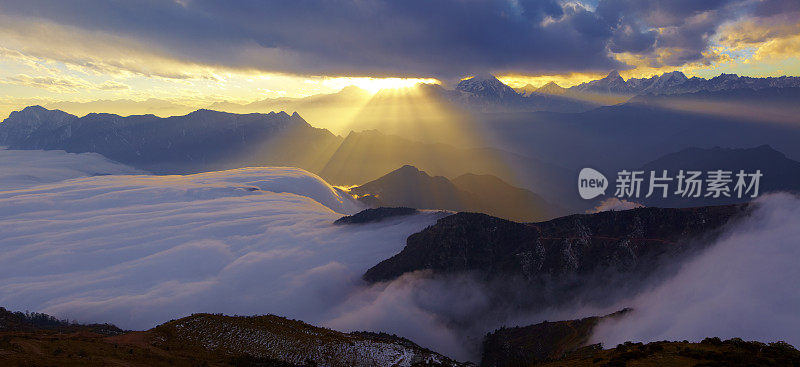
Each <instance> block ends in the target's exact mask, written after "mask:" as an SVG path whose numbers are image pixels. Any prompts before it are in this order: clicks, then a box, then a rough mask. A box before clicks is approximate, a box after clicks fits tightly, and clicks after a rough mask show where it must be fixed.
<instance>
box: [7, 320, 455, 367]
mask: <svg viewBox="0 0 800 367" xmlns="http://www.w3.org/2000/svg"><path fill="white" fill-rule="evenodd" d="M0 356H1V357H0V361H2V362H0V364H2V365H4V366H6V365H8V366H33V365H36V366H38V365H45V366H85V365H92V366H95V365H97V366H105V365H126V366H187V367H189V366H206V365H208V366H238V367H241V366H262V367H265V366H266V367H303V366H304V367H311V366H318V365H322V366H341V367H345V366H346V367H350V366H376V367H377V366H388V365H405V366H412V365H414V366H418V365H419V366H439V367H447V366H467V365H471V364H464V363H459V362H456V361H453V360H452V359H450V358H447V357H445V356H443V355H441V354H438V353H436V352H433V351H431V350H428V349H425V348H423V347H420V346H419V345H417V344H415V343H414V342H412V341H410V340H408V339H405V338H402V337H398V336H395V335H391V334H386V333H381V332H366V331H362V332H353V333H342V332H339V331H335V330H330V329H326V328H321V327H316V326H313V325H309V324H306V323H304V322H302V321H297V320H290V319H287V318H283V317H279V316H273V315H264V316H247V317H244V316H234V317H231V316H223V315H220V314H213V315H212V314H194V315H191V316H188V317H184V318H181V319H178V320H172V321H169V322H167V323H164V324H162V325H159V326H156V327H155V328H153V329H150V330H147V331H123V330H120V329H119V328H116V327H115V326H113V325H109V324H92V325H81V324H74V323H67V322H64V321H58V320H56V319H55V318H54V317H52V316H50V315H46V314H40V313H33V314H31V313H21V312H10V311H8V310H6V309H4V308H2V307H0Z"/></svg>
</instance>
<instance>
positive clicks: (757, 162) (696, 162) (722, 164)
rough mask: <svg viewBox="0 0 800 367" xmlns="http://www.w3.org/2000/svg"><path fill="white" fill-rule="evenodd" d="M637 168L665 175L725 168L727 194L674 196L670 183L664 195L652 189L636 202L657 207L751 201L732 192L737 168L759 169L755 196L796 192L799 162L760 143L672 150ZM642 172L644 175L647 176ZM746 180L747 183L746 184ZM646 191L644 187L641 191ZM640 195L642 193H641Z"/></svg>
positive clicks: (646, 179)
mask: <svg viewBox="0 0 800 367" xmlns="http://www.w3.org/2000/svg"><path fill="white" fill-rule="evenodd" d="M641 170H643V171H645V172H646V173H647V175H649V173H648V172H650V171H655V172H656V175H657V176H660V175H661V173H662V172H663V171H664V170H667V173H668V175H669V176H668V177H674V176H676V175H677V174H678V171H679V170H683V171H701V172H703V176H701V177H703V178H704V177H705V173H706V172H709V171H716V170H725V171H730V172H731V173H732V174H731V179H732V180H733V181H732V182H731V183H730V190H731V191H730V193H731V197H724V196H723V197H719V198H711V197H709V198H706V197H704V196H705V195H706V192H705V191H704V192H702V193H701V197H699V198H688V197H681V196H680V195H675V194H674V192H675V190H676V189H677V186H676V185H677V183H675V182H672V183H671V184H672V186H671V187H670V191H671V192H670V193H669V194H668V195H667V198H663V197H662V196H660V195H662V194H661V190H656V191H654V195H652V196H651V197H649V198H644V197H643V198H642V199H641V200H640V201H641V202H642V203H643V204H645V205H647V206H658V207H690V206H698V205H721V204H731V203H741V202H745V201H749V200H752V198H751V197H750V195H744V194H743V197H742V198H738V197H737V196H738V195H737V194H736V193H735V191H734V187H735V185H736V183H737V178H736V174H737V173H738V172H739V171H740V170H744V171H745V173H747V174H750V173H755V172H756V171H757V170H759V171H761V174H762V175H763V176H762V177H761V178H760V179H759V195H763V194H765V193H768V192H775V191H789V192H798V191H800V162H797V161H793V160H791V159H788V158H786V156H785V155H784V154H783V153H781V152H778V151H776V150H775V149H772V147H770V146H769V145H762V146H759V147H755V148H749V149H727V148H720V147H715V148H711V149H702V148H687V149H684V150H681V151H679V152H676V153H671V154H667V155H665V156H663V157H661V158H658V159H656V160H654V161H652V162H649V163H647V164H645V165H644V166H642V167H641ZM647 175H646V176H647ZM649 181H650V180H649V176H647V177H645V180H644V182H643V183H642V185H643V186H642V187H648V185H649ZM749 182H750V181H749V179H747V183H748V184H749ZM645 191H646V190H645ZM642 196H644V193H643V194H642Z"/></svg>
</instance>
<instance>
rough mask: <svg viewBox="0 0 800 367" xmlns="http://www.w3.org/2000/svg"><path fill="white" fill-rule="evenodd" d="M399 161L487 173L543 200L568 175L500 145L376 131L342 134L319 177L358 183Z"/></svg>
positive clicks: (563, 186) (443, 170)
mask: <svg viewBox="0 0 800 367" xmlns="http://www.w3.org/2000/svg"><path fill="white" fill-rule="evenodd" d="M404 165H413V166H414V167H417V168H418V169H420V170H423V171H425V172H427V173H429V174H431V175H434V176H445V177H451V178H453V177H458V176H461V175H463V174H466V173H474V174H478V175H483V174H487V175H493V176H497V177H498V178H500V179H501V180H503V181H506V182H508V183H510V184H511V185H514V186H517V187H522V188H526V189H529V190H531V191H533V192H536V193H542V195H543V196H544V198H545V199H546V200H548V201H550V200H549V198H550V197H554V198H558V197H560V196H566V195H567V194H566V193H565V192H566V191H567V190H571V183H572V181H573V177H572V174H571V173H570V172H569V171H567V170H565V169H563V168H561V167H559V166H557V165H552V164H549V163H546V162H543V161H540V160H537V159H534V158H529V157H526V156H522V155H518V154H514V153H509V152H506V151H503V150H500V149H495V148H459V147H455V146H452V145H449V144H440V143H422V142H418V141H414V140H409V139H405V138H401V137H398V136H393V135H386V134H383V133H381V132H379V131H376V130H370V131H361V132H351V133H350V134H349V135H347V137H346V138H345V139H344V141H343V142H342V144H341V145H340V146H339V149H337V150H336V152H335V153H334V154H333V155H332V156H331V159H330V161H329V162H328V164H326V165H325V167H324V168H323V169H322V171H321V173H320V176H322V177H323V178H324V179H325V180H326V181H328V182H329V183H331V184H334V185H362V184H364V183H366V182H368V181H370V180H374V179H375V178H376V177H381V176H383V175H386V174H387V173H389V172H391V171H393V170H395V169H397V167H402V166H404ZM567 184H569V185H570V186H567ZM569 192H570V193H571V192H572V191H569ZM562 194H563V195H562Z"/></svg>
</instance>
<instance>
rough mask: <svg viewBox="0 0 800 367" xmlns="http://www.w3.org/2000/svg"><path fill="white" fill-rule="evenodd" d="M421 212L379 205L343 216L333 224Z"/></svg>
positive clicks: (375, 220)
mask: <svg viewBox="0 0 800 367" xmlns="http://www.w3.org/2000/svg"><path fill="white" fill-rule="evenodd" d="M416 213H419V210H417V209H414V208H408V207H379V208H370V209H365V210H362V211H360V212H358V213H356V214H353V215H347V216H344V217H341V218H339V219H337V220H336V221H334V222H333V224H363V223H374V222H380V221H382V220H384V219H387V218H394V217H403V216H407V215H412V214H416Z"/></svg>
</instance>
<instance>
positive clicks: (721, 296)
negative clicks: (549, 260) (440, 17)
mask: <svg viewBox="0 0 800 367" xmlns="http://www.w3.org/2000/svg"><path fill="white" fill-rule="evenodd" d="M43 154H44V155H45V156H46V157H47V158H48V159H45V160H43V159H41V158H42V157H43ZM48 161H49V162H59V163H61V162H64V163H63V164H60V165H61V166H62V170H61V171H58V170H56V168H55V167H52V166H49V167H48V164H44V163H46V162H48ZM0 162H15V164H19V163H20V162H24V166H25V167H29V168H30V175H29V177H27V179H26V180H24V181H20V180H18V179H17V180H16V181H12V180H10V178H15V177H17V178H18V177H19V173H18V172H14V171H11V170H8V171H6V170H4V171H3V172H4V175H2V176H0V179H3V181H4V182H8V183H7V184H6V185H4V186H3V188H2V189H0V207H2V208H3V210H2V212H0V232H2V233H3V236H2V238H0V246H1V247H2V248H3V249H4V251H3V253H2V255H0V280H2V285H0V304H2V305H3V306H5V307H8V308H10V309H18V310H26V309H27V310H35V311H41V312H47V313H50V314H54V315H56V316H58V317H65V318H69V319H75V320H78V321H81V322H112V323H115V324H117V325H119V326H120V327H123V328H128V329H147V328H150V327H153V326H155V325H157V324H159V323H162V322H165V321H168V320H170V319H173V318H178V317H182V316H185V315H188V314H191V313H195V312H213V313H225V314H231V315H233V314H238V315H253V314H267V313H271V314H277V315H282V316H287V317H290V318H298V319H301V320H303V321H306V322H310V323H312V324H317V325H322V326H326V327H331V328H334V329H336V330H342V331H358V330H372V331H385V332H389V333H396V334H398V335H401V336H404V337H408V338H410V339H412V340H414V341H415V342H417V343H419V344H420V345H422V346H424V347H428V348H433V349H434V350H436V351H439V352H441V353H444V354H446V355H448V356H452V357H455V358H458V359H461V360H477V359H478V358H480V355H479V352H478V349H479V343H480V340H479V338H480V337H481V336H482V335H483V334H484V333H486V332H488V331H491V330H494V329H495V328H497V327H500V326H502V325H509V326H513V325H527V324H530V323H534V322H540V321H542V320H554V319H555V320H558V319H569V318H577V317H583V316H589V315H596V314H601V313H603V312H613V311H616V310H617V309H619V308H622V307H633V308H634V309H635V311H634V312H633V313H631V315H630V316H629V317H626V318H623V319H621V320H620V321H619V322H616V323H605V324H602V325H601V327H600V329H598V331H597V332H596V333H595V335H594V339H595V340H596V341H598V342H603V343H605V344H606V345H608V346H612V345H614V343H618V342H622V341H625V340H657V339H658V340H660V339H665V338H666V339H684V338H693V339H698V338H702V337H705V336H709V333H712V334H715V333H716V335H720V336H725V337H731V336H738V337H743V338H760V339H769V340H772V339H774V338H778V337H779V338H783V339H785V340H788V341H790V342H794V343H797V342H798V341H800V335H798V334H797V333H796V330H797V328H796V327H795V326H798V324H797V320H796V318H794V317H792V316H791V311H792V310H793V309H796V307H797V306H798V305H800V299H798V298H797V297H796V296H795V293H796V292H793V291H792V290H793V289H794V287H795V285H794V284H793V280H794V279H796V278H797V276H798V274H797V271H796V269H795V267H794V266H793V264H792V261H791V260H792V259H795V258H797V256H798V254H797V253H796V250H797V244H796V243H792V242H791V241H792V240H787V239H796V238H798V236H797V228H798V226H797V225H796V218H798V213H797V209H796V208H797V205H796V204H797V198H795V197H791V196H788V195H774V196H768V197H765V198H764V199H762V200H760V204H759V208H760V209H758V210H757V211H756V213H755V214H753V215H752V216H751V217H750V218H749V219H747V220H746V221H745V222H744V223H743V224H741V225H740V226H738V227H736V228H735V229H732V230H730V231H728V232H726V234H725V235H723V236H722V237H721V239H720V240H719V242H718V243H717V244H715V245H713V246H711V247H710V248H709V249H708V250H706V252H704V253H703V254H702V255H701V256H699V257H697V258H695V259H694V260H692V261H690V262H687V263H686V265H685V266H683V267H681V268H680V270H679V271H678V272H677V275H674V274H673V275H674V276H673V275H670V276H667V277H665V278H662V279H661V280H658V281H656V282H654V283H653V284H652V285H651V286H650V287H647V289H652V290H648V291H645V292H643V293H642V294H640V295H637V296H635V297H633V298H627V296H625V297H623V298H622V299H621V300H620V299H617V300H616V301H615V302H614V303H613V305H609V304H608V303H607V302H600V303H596V301H597V298H592V301H589V302H583V301H581V298H580V297H578V298H576V299H575V300H574V302H571V303H570V304H569V305H567V306H565V307H558V308H544V309H542V308H537V309H535V310H525V309H518V308H514V307H508V305H506V306H502V305H501V306H498V305H497V304H493V303H492V302H493V301H492V299H493V298H492V297H493V296H492V294H493V293H492V292H493V290H492V289H491V283H485V282H482V281H481V280H480V279H477V278H473V277H472V276H470V275H464V274H462V275H459V274H454V275H451V276H431V274H429V273H426V272H415V273H408V274H405V275H403V276H401V277H400V278H398V279H395V280H393V281H389V282H378V283H374V284H372V285H367V284H366V283H365V282H364V281H363V280H362V279H361V275H362V274H364V272H365V271H366V270H367V269H368V268H370V267H372V266H373V265H375V264H377V263H378V262H380V261H382V260H384V259H387V258H389V257H391V256H393V255H394V254H396V253H397V252H399V251H400V250H401V249H402V248H403V246H404V244H405V240H406V237H407V236H409V235H410V234H412V233H415V232H419V231H421V230H423V229H424V228H425V227H427V226H429V225H431V224H433V223H434V222H436V220H437V219H439V218H441V217H443V216H444V215H446V213H444V212H435V211H422V212H420V213H418V214H415V215H411V216H405V217H398V218H389V219H386V220H383V221H381V222H377V223H366V224H358V225H335V224H333V221H334V220H336V219H338V218H339V217H341V216H343V215H345V214H352V213H355V212H357V211H359V210H361V209H362V208H363V207H362V204H360V203H358V202H357V201H355V200H353V199H352V197H350V196H349V195H348V194H347V193H346V192H343V191H341V190H340V189H337V188H334V187H331V186H330V185H328V184H327V183H325V182H324V181H323V180H322V179H320V178H319V177H317V176H315V175H313V174H310V173H308V172H306V171H303V170H300V169H296V168H269V167H265V168H242V169H234V170H228V171H217V172H208V173H202V174H195V175H186V176H177V175H176V176H154V175H150V174H146V173H143V172H141V171H137V170H134V169H130V168H127V167H126V166H124V165H120V164H116V163H113V162H111V161H107V160H104V159H102V157H101V156H98V155H94V154H71V153H64V152H57V151H50V152H41V151H11V150H0ZM4 164H7V163H4ZM37 167H38V168H37ZM54 170H56V171H54ZM54 172H55V173H54ZM97 174H100V175H99V176H98V175H97ZM744 253H746V254H748V256H742V254H744ZM520 292H525V290H522V289H521V290H520ZM601 301H602V299H601ZM498 307H499V308H498ZM732 320H736V323H735V324H733V323H732Z"/></svg>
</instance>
